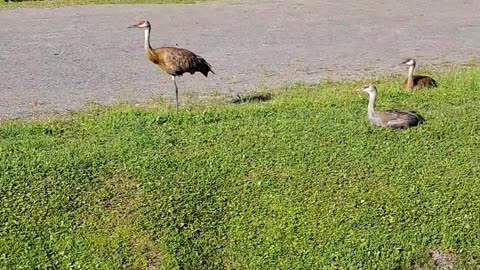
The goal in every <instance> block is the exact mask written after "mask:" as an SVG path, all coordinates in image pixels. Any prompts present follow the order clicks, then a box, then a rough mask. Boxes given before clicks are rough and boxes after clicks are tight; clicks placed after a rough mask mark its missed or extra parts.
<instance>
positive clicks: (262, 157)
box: [0, 67, 480, 269]
mask: <svg viewBox="0 0 480 270" xmlns="http://www.w3.org/2000/svg"><path fill="white" fill-rule="evenodd" d="M479 71H480V69H479V68H477V67H469V68H465V69H460V70H453V71H450V72H446V73H442V74H434V77H435V78H436V79H437V81H438V82H439V84H440V87H439V88H438V89H434V90H425V91H416V92H408V91H405V90H403V89H402V88H401V86H400V85H401V82H402V81H403V79H401V78H398V77H386V78H384V79H381V80H379V81H377V82H375V84H376V85H377V88H378V90H379V97H378V104H377V109H378V110H382V109H414V110H416V111H417V112H418V113H419V114H421V115H422V116H423V117H424V118H425V119H426V122H425V123H424V124H422V125H420V126H419V127H417V128H413V129H409V130H405V131H398V130H389V129H377V128H374V127H372V126H371V125H370V124H369V123H368V121H367V119H366V106H367V96H366V95H362V94H357V93H355V92H354V91H352V90H353V89H354V88H357V87H358V86H361V85H362V84H364V83H365V82H325V83H321V84H318V85H313V86H308V85H302V84H298V85H293V86H290V87H287V88H285V89H277V90H266V91H263V92H261V93H257V94H254V95H252V96H249V97H240V98H237V99H236V102H226V103H225V102H217V103H216V105H215V106H212V105H209V104H202V102H189V103H188V104H186V105H184V106H183V107H182V109H181V110H180V112H178V113H176V112H175V111H174V110H173V109H172V107H171V105H170V104H164V103H161V104H150V105H148V106H147V105H146V106H144V107H136V106H132V105H118V106H113V107H102V106H96V107H92V108H91V109H90V110H86V111H84V112H79V113H75V114H70V115H66V116H53V117H48V118H44V119H41V120H38V119H37V120H5V121H3V122H1V124H0V224H1V226H0V268H1V269H14V268H24V269H34V268H41V269H44V268H60V269H65V268H75V269H119V268H122V267H125V268H127V269H145V268H146V267H147V266H148V267H151V269H155V267H157V268H158V269H409V267H410V266H412V265H419V266H422V265H427V266H428V265H430V266H431V265H432V262H430V261H429V252H430V251H431V250H433V249H435V250H443V251H445V252H449V253H451V254H453V255H454V256H455V257H457V259H458V262H457V266H458V268H460V269H462V268H465V269H475V266H476V265H478V264H479V262H478V258H479V256H480V250H479V247H480V238H479V237H478V236H479V235H480V227H479V226H478V225H479V221H480V211H479V210H478V209H479V206H480V152H479V149H480V135H479V134H480V111H479V109H478V108H480V92H479V91H480V73H479ZM210 104H211V103H210Z"/></svg>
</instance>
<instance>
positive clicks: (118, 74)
mask: <svg viewBox="0 0 480 270" xmlns="http://www.w3.org/2000/svg"><path fill="white" fill-rule="evenodd" d="M479 11H480V1H478V0H423V1H416V0H403V1H398V0H383V1H378V0H362V1H351V0H282V1H278V0H263V1H259V0H246V1H238V2H211V3H207V4H196V5H99V6H79V7H65V8H56V9H16V10H4V11H0V25H1V27H0V48H1V50H0V63H1V64H0V117H15V116H28V115H31V114H37V113H44V112H65V111H68V110H76V109H79V108H82V106H84V105H85V103H86V102H89V101H94V102H100V103H105V104H108V103H111V102H114V101H116V100H133V101H143V100H147V99H149V98H150V97H155V96H160V95H167V96H168V97H173V89H172V82H171V80H170V78H169V77H168V76H167V75H165V74H162V73H159V71H158V69H157V67H156V66H154V65H153V64H151V63H149V62H147V61H146V60H145V58H144V55H143V53H144V52H143V32H142V31H141V30H138V29H127V26H129V25H131V24H134V23H136V22H137V21H138V20H140V19H143V18H145V19H148V20H149V21H150V22H151V23H152V46H153V47H160V46H179V47H183V48H187V49H190V50H192V51H194V52H195V53H197V54H199V55H201V56H203V57H204V58H205V59H207V61H208V62H210V63H211V64H212V66H213V68H214V71H215V72H216V73H217V75H214V76H211V77H210V76H209V78H205V77H203V76H202V75H200V74H198V73H197V74H195V75H193V76H192V75H190V74H187V75H184V76H183V77H181V78H180V79H179V81H178V82H179V89H180V92H181V93H183V94H185V93H186V92H190V93H193V94H194V95H198V96H201V95H209V94H211V93H212V92H214V91H217V92H220V93H224V94H227V95H231V94H232V95H233V94H236V93H241V92H246V91H251V90H253V89H255V88H258V87H262V86H279V85H282V84H285V83H287V82H294V81H304V82H309V83H310V82H317V81H319V80H322V79H325V78H330V79H341V78H358V77H363V76H376V75H378V74H384V73H403V72H405V69H404V67H401V66H398V65H397V63H399V62H400V61H401V60H403V59H404V58H408V57H415V58H417V62H418V64H419V65H420V66H425V65H435V64H442V63H463V62H467V61H470V60H478V59H479V58H478V57H479V52H480V12H479Z"/></svg>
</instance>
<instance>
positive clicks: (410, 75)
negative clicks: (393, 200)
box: [407, 64, 415, 87]
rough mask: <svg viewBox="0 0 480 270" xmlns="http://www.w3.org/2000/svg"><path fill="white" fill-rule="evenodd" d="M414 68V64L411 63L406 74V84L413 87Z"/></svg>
mask: <svg viewBox="0 0 480 270" xmlns="http://www.w3.org/2000/svg"><path fill="white" fill-rule="evenodd" d="M414 70H415V64H413V65H411V66H410V67H409V68H408V74H407V86H408V87H413V71H414Z"/></svg>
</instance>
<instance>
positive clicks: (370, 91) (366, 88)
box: [357, 84, 377, 95]
mask: <svg viewBox="0 0 480 270" xmlns="http://www.w3.org/2000/svg"><path fill="white" fill-rule="evenodd" d="M357 92H365V93H367V94H369V95H370V94H375V93H377V88H376V87H375V85H373V84H368V85H364V86H362V87H361V88H359V89H357Z"/></svg>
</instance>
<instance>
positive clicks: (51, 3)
mask: <svg viewBox="0 0 480 270" xmlns="http://www.w3.org/2000/svg"><path fill="white" fill-rule="evenodd" d="M209 1H210V0H209ZM202 2H207V0H42V1H20V2H5V1H2V2H0V11H1V10H2V9H14V8H58V7H64V6H78V5H102V4H195V3H202Z"/></svg>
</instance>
